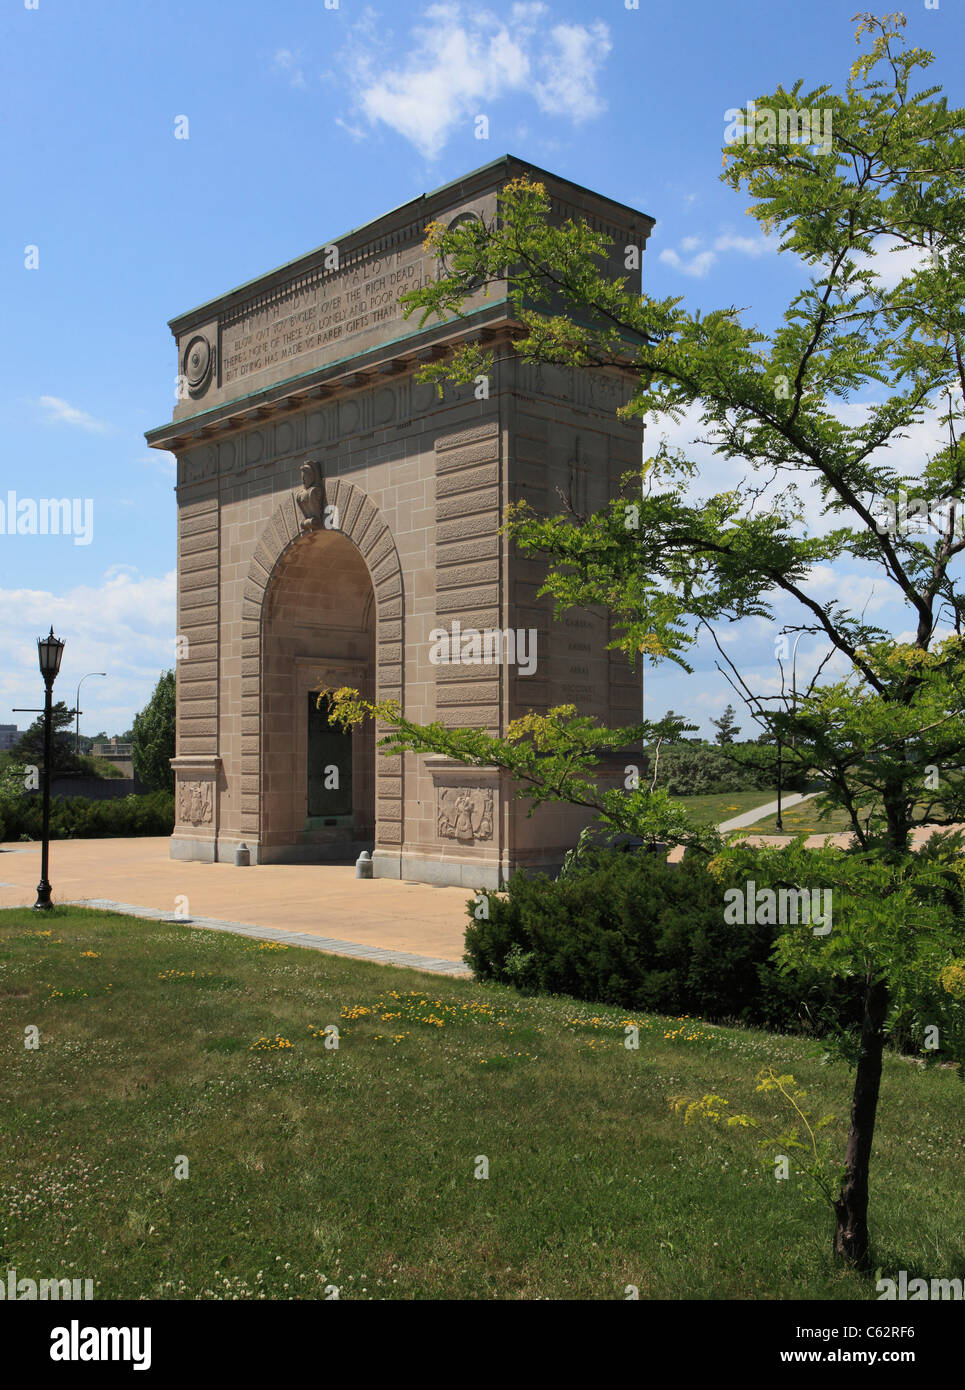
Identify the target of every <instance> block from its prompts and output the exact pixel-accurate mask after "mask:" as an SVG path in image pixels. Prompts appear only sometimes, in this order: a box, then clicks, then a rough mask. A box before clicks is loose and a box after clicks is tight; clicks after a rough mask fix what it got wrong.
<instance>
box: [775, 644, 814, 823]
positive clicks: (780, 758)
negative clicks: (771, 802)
mask: <svg viewBox="0 0 965 1390" xmlns="http://www.w3.org/2000/svg"><path fill="white" fill-rule="evenodd" d="M806 631H807V629H806V628H803V627H802V629H801V631H800V632H799V633H798V635H797V636H796V637H795V639H794V650H793V651H792V653H791V719H792V721H793V719H794V716H795V715H796V714H797V644H798V642H800V640H801V638H802V637H803V636H804V634H805V632H806ZM781 689H782V691H783V689H784V682H783V681H782V682H781ZM783 752H784V746H783V744H782V742H781V736H780V734H778V738H777V819H776V820H775V822H774V829H775V830H777V831H778V833H780V832H781V831H782V830H783V829H784V820H783V817H782V816H781V793H782V791H783V790H784V788H783V786H782V782H783V777H784V760H783Z"/></svg>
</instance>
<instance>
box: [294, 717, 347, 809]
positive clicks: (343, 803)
mask: <svg viewBox="0 0 965 1390" xmlns="http://www.w3.org/2000/svg"><path fill="white" fill-rule="evenodd" d="M331 707H332V702H331V700H330V699H329V697H328V696H327V695H323V696H322V697H321V699H319V697H318V695H316V694H315V693H314V691H309V694H308V721H307V731H308V749H307V758H306V766H307V771H308V808H307V815H308V823H309V825H318V824H321V825H338V824H351V821H352V812H353V805H352V734H351V730H347V729H340V728H339V727H338V725H337V724H333V723H332V722H331V719H330V713H331Z"/></svg>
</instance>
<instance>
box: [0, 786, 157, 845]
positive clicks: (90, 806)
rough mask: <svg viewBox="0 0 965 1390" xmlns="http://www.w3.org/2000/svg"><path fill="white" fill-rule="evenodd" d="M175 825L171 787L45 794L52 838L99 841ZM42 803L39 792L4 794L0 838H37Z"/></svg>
mask: <svg viewBox="0 0 965 1390" xmlns="http://www.w3.org/2000/svg"><path fill="white" fill-rule="evenodd" d="M173 829H174V796H173V795H172V793H171V792H163V791H161V792H148V793H147V794H145V795H139V796H138V795H132V796H119V797H116V798H114V799H108V800H103V801H101V800H91V799H89V798H88V797H85V796H52V797H51V798H50V838H51V839H52V840H98V839H113V838H115V837H126V836H132V835H170V834H171V832H172V830H173ZM42 833H43V805H42V802H41V799H40V797H39V796H17V797H8V798H5V799H4V801H3V802H2V804H0V840H7V841H10V840H20V839H23V838H24V837H26V838H28V839H31V840H39V839H40V837H41V835H42Z"/></svg>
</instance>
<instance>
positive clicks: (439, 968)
mask: <svg viewBox="0 0 965 1390" xmlns="http://www.w3.org/2000/svg"><path fill="white" fill-rule="evenodd" d="M65 905H66V904H65ZM70 906H71V907H94V908H99V909H100V910H101V911H102V912H121V913H123V914H124V915H125V916H126V917H145V918H147V919H148V920H150V921H152V922H171V923H173V924H174V925H178V926H183V927H203V928H204V930H205V931H228V932H235V933H236V934H237V935H238V936H253V937H257V938H258V939H259V940H262V941H282V942H284V943H285V945H287V946H307V947H308V949H309V950H311V951H324V952H326V954H328V955H332V956H351V957H352V958H353V959H354V960H370V961H372V962H374V963H375V964H376V965H400V966H404V967H405V968H406V969H408V970H426V971H428V972H430V973H431V974H433V975H459V976H467V977H468V976H469V975H470V974H471V971H470V970H469V969H468V968H467V967H466V965H465V964H464V963H463V962H462V961H456V960H443V959H441V957H436V956H417V955H414V954H413V953H412V952H410V951H392V950H389V949H388V948H387V947H384V946H365V945H363V944H362V943H361V942H358V941H338V940H336V939H335V938H334V937H329V936H310V935H309V934H308V932H297V931H287V932H286V931H281V930H280V929H279V928H277V927H252V926H250V925H249V924H248V923H247V922H225V921H222V920H220V919H219V918H217V917H193V916H192V917H178V916H176V915H175V914H174V913H171V912H162V911H161V910H160V909H158V908H156V907H136V906H134V905H133V904H132V903H119V902H114V901H113V900H112V899H111V898H75V899H73V900H72V902H71V903H70Z"/></svg>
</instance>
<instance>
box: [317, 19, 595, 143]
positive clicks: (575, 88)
mask: <svg viewBox="0 0 965 1390" xmlns="http://www.w3.org/2000/svg"><path fill="white" fill-rule="evenodd" d="M548 15H549V8H548V6H547V5H545V4H543V3H542V0H536V3H525V4H515V5H513V6H512V7H511V9H510V12H509V15H508V17H507V18H502V17H499V16H497V15H495V14H494V13H493V12H492V11H490V10H485V9H475V8H471V7H470V6H468V5H465V4H463V3H462V0H448V2H447V3H443V4H433V5H429V6H427V7H426V9H425V10H424V11H423V14H422V19H421V22H420V23H417V24H415V25H413V27H412V29H411V32H410V34H409V36H408V41H407V43H405V42H404V43H401V44H400V42H399V41H398V40H397V39H395V38H394V36H393V35H392V34H391V33H388V32H386V33H381V34H380V33H379V32H378V31H377V30H376V27H375V23H374V16H373V14H372V12H371V11H367V12H366V14H365V15H364V16H363V18H362V20H360V21H359V23H358V24H357V25H356V26H355V31H354V34H353V39H352V42H351V43H350V44H349V46H348V48H347V49H346V50H345V52H344V54H343V55H342V56H343V62H344V66H345V68H346V70H347V72H348V75H349V80H350V82H351V85H352V88H353V95H354V101H355V106H356V108H357V109H358V111H360V112H361V113H362V115H363V116H364V117H365V118H366V119H367V120H368V122H369V124H370V125H372V126H375V125H377V124H379V123H381V124H383V125H386V126H389V127H390V128H391V129H392V130H395V131H396V132H398V134H400V135H402V136H403V137H404V138H405V139H406V140H408V141H409V142H410V143H411V144H413V145H414V146H415V147H416V149H418V150H419V152H420V153H421V154H422V155H423V156H425V158H427V159H435V158H437V157H438V155H439V154H440V153H441V151H442V150H443V148H444V147H445V145H446V143H447V141H448V140H449V138H450V137H451V136H452V134H453V133H454V131H455V130H456V129H457V127H459V126H464V127H466V128H468V127H469V126H470V124H471V122H472V121H473V120H474V119H475V117H477V116H480V115H491V114H492V113H491V112H490V111H489V110H488V109H487V108H488V107H490V106H491V105H492V103H494V102H496V101H499V100H500V99H501V98H503V97H505V96H507V95H513V94H517V95H526V96H530V97H532V98H533V99H534V100H535V102H536V105H537V107H538V108H539V110H540V111H541V112H542V113H543V114H544V115H551V116H566V117H568V118H569V119H570V120H571V121H573V122H574V124H578V123H579V122H581V121H585V120H588V119H590V118H591V117H593V116H597V115H599V114H600V113H601V112H602V111H603V110H604V108H605V102H604V100H603V98H602V97H601V96H600V94H599V91H598V87H597V83H598V78H599V75H600V70H601V68H602V65H603V63H604V61H605V59H606V57H607V54H608V53H609V52H610V49H611V46H612V45H611V42H610V37H609V29H608V28H607V26H606V25H605V24H603V23H602V22H601V21H596V22H594V23H592V24H590V25H583V24H557V25H555V26H553V27H552V28H548V27H547V25H546V23H545V20H546V17H547V16H548ZM400 48H401V49H402V51H403V55H404V56H403V57H402V58H401V59H398V58H397V57H396V55H397V54H398V53H399V51H400ZM340 123H341V124H344V123H343V122H340ZM346 128H347V129H351V127H350V126H346Z"/></svg>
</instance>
